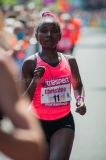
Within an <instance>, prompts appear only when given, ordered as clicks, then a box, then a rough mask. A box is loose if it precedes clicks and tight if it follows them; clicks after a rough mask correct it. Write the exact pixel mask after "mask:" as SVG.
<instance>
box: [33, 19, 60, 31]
mask: <svg viewBox="0 0 106 160" xmlns="http://www.w3.org/2000/svg"><path fill="white" fill-rule="evenodd" d="M47 19H50V20H53V21H54V22H55V24H56V26H57V28H58V30H59V33H61V27H60V24H59V22H58V21H57V20H56V19H55V18H54V17H52V16H45V17H42V18H41V19H40V20H39V21H38V23H37V25H36V27H35V33H38V29H39V27H40V25H41V24H42V23H43V22H46V20H47Z"/></svg>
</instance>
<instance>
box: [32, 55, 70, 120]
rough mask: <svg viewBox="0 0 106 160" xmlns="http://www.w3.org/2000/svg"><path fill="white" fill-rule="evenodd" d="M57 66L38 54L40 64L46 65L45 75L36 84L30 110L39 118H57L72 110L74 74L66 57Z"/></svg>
mask: <svg viewBox="0 0 106 160" xmlns="http://www.w3.org/2000/svg"><path fill="white" fill-rule="evenodd" d="M60 56H61V60H60V62H59V64H58V65H57V66H56V67H52V66H50V65H49V64H48V63H46V62H44V61H43V60H42V59H41V58H40V56H39V54H38V53H37V54H36V58H37V64H36V67H38V66H45V68H46V70H45V73H44V75H43V77H42V78H41V79H40V81H39V83H38V84H37V86H36V90H35V93H34V96H33V100H32V102H31V106H30V110H31V111H32V113H33V114H34V115H35V116H36V117H37V118H39V119H42V120H56V119H59V118H62V117H64V116H66V115H67V114H68V113H69V112H70V101H71V83H72V74H71V70H70V66H69V64H68V62H67V60H66V58H65V57H64V56H63V55H62V54H60Z"/></svg>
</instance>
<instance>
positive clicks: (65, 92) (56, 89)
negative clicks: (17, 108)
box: [41, 84, 71, 104]
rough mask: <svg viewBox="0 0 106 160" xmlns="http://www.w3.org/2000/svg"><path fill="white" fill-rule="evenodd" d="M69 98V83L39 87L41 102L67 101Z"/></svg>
mask: <svg viewBox="0 0 106 160" xmlns="http://www.w3.org/2000/svg"><path fill="white" fill-rule="evenodd" d="M70 100H71V93H70V84H64V85H59V86H52V87H47V88H42V89H41V103H42V104H44V103H58V102H68V101H70Z"/></svg>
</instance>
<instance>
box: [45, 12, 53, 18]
mask: <svg viewBox="0 0 106 160" xmlns="http://www.w3.org/2000/svg"><path fill="white" fill-rule="evenodd" d="M42 17H53V18H54V15H53V14H52V13H51V12H44V13H43V14H42Z"/></svg>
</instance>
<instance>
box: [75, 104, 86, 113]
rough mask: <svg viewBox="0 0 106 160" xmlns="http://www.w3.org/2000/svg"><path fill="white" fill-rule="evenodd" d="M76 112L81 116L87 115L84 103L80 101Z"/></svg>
mask: <svg viewBox="0 0 106 160" xmlns="http://www.w3.org/2000/svg"><path fill="white" fill-rule="evenodd" d="M76 106H77V108H76V110H75V111H76V112H77V113H79V114H80V115H84V114H85V113H86V106H85V104H84V102H82V101H78V102H76Z"/></svg>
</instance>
